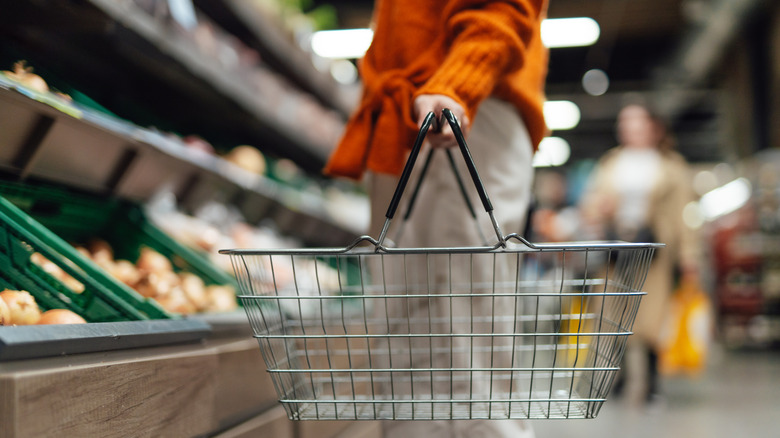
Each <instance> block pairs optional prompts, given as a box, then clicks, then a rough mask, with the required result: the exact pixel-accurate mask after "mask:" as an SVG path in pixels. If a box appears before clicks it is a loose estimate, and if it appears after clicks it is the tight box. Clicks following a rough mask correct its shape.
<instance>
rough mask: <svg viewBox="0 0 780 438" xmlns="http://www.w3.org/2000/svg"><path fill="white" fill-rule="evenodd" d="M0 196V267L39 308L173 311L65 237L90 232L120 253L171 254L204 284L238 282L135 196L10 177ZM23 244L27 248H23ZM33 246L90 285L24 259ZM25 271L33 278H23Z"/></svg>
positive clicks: (99, 316) (110, 315)
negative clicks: (74, 287)
mask: <svg viewBox="0 0 780 438" xmlns="http://www.w3.org/2000/svg"><path fill="white" fill-rule="evenodd" d="M0 196H1V197H3V198H5V199H0V213H2V214H3V216H0V221H2V223H3V224H2V227H3V230H5V231H6V232H5V235H4V236H0V239H2V243H0V245H1V246H0V250H2V252H3V254H2V255H0V256H2V258H3V261H0V267H2V268H4V271H7V270H9V269H10V272H11V274H12V275H2V274H0V275H2V277H4V278H5V277H11V276H13V277H14V278H15V279H14V280H13V281H11V282H9V284H8V286H12V287H15V288H23V289H27V290H30V292H31V293H33V294H34V295H35V296H36V300H37V301H39V302H40V305H41V307H43V308H53V307H65V308H69V309H71V310H74V311H76V312H77V313H79V314H81V315H82V316H84V317H85V318H86V319H87V320H88V321H92V322H103V321H121V320H137V319H159V318H170V317H171V316H172V315H171V314H170V313H168V312H166V311H165V310H163V309H162V307H160V306H159V305H158V304H157V303H156V302H154V301H153V300H150V299H147V298H144V297H142V296H141V295H140V294H138V293H137V292H135V291H134V290H132V289H131V288H129V287H128V286H126V285H125V284H123V283H120V282H118V281H117V280H115V279H114V278H113V277H111V276H110V275H109V274H107V273H106V272H105V271H103V270H102V269H101V268H99V267H98V266H97V265H95V264H94V263H93V262H92V261H91V260H89V259H87V258H86V257H84V256H83V255H82V254H81V253H79V252H78V251H76V250H75V248H73V246H71V245H70V244H69V243H68V242H71V243H85V242H87V241H88V240H89V239H91V238H101V239H104V240H106V241H107V242H108V243H109V244H110V245H111V246H112V248H113V250H114V255H115V258H117V259H126V260H130V261H135V260H136V259H137V258H138V256H139V254H140V251H141V249H142V248H143V247H145V246H146V247H149V248H152V249H154V250H155V251H158V252H159V253H161V254H163V255H165V256H166V257H168V258H169V259H170V260H171V262H172V264H173V265H174V269H177V270H185V271H188V272H191V273H193V274H195V275H198V276H199V277H201V278H202V279H203V280H204V282H205V283H206V284H229V285H233V286H234V287H235V280H234V279H233V278H232V277H231V276H230V275H229V274H228V273H225V272H223V271H221V270H220V269H219V268H217V267H215V266H213V265H212V264H211V263H210V262H209V261H208V260H207V258H206V257H205V256H202V255H200V254H198V253H197V252H195V251H193V250H192V249H190V248H187V247H185V246H183V245H181V244H179V243H178V242H176V241H175V240H173V239H172V238H171V237H169V236H168V235H167V234H165V233H164V232H162V231H161V230H160V229H158V228H157V227H155V226H154V225H152V224H151V223H150V222H149V221H148V220H147V219H146V218H145V216H144V214H143V211H142V210H141V208H140V207H138V206H137V205H135V204H133V203H130V202H127V201H123V200H119V199H116V198H108V197H104V196H97V195H91V194H86V193H82V192H76V191H70V190H65V189H61V188H58V187H51V186H46V185H27V184H19V183H12V182H0ZM9 230H10V231H9ZM31 242H33V243H31ZM20 248H23V249H24V250H22V251H21V252H20ZM36 251H37V252H40V253H41V254H43V255H44V256H45V257H46V258H47V259H49V260H51V261H52V262H54V263H55V264H57V265H58V266H60V267H61V268H62V269H63V270H65V271H66V272H67V273H68V274H70V275H71V276H73V277H74V278H76V279H77V280H78V281H80V282H81V283H83V284H84V285H85V288H86V289H87V290H85V292H84V293H81V294H77V293H74V292H73V291H71V290H70V289H68V288H67V287H65V286H64V285H63V284H62V283H60V282H59V281H57V280H56V279H54V278H53V277H51V276H50V275H48V274H46V273H45V272H42V269H40V267H39V266H37V265H36V264H35V263H32V262H31V261H30V260H29V259H30V255H31V254H32V253H33V252H36ZM7 254H14V257H15V258H16V259H15V260H13V261H11V259H12V258H14V257H6V255H7ZM16 254H18V255H16ZM6 260H8V261H6ZM24 277H29V278H35V280H30V281H25V280H24ZM2 281H8V280H2V279H0V282H2ZM33 281H34V283H33ZM93 283H94V284H93ZM31 289H32V290H31ZM52 290H53V292H52Z"/></svg>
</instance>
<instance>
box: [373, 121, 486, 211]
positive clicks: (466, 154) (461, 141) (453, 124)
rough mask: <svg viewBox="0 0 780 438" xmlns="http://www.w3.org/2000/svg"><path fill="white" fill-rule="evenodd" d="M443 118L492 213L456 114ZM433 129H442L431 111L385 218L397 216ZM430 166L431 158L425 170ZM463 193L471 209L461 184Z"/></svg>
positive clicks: (415, 142)
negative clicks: (419, 156) (396, 213)
mask: <svg viewBox="0 0 780 438" xmlns="http://www.w3.org/2000/svg"><path fill="white" fill-rule="evenodd" d="M442 118H444V119H446V120H447V122H449V124H450V128H452V132H453V134H454V135H455V140H456V141H457V142H458V146H459V148H460V152H461V154H462V155H463V159H464V161H466V167H467V168H468V170H469V174H470V175H471V179H472V181H473V182H474V186H475V187H476V189H477V193H478V194H479V198H480V199H481V200H482V206H483V207H484V208H485V211H486V212H488V213H490V212H492V211H493V205H492V204H491V203H490V198H489V197H488V194H487V192H486V191H485V185H484V184H483V183H482V179H481V178H480V177H479V172H477V167H476V166H475V165H474V159H473V158H472V157H471V152H470V151H469V147H468V145H466V139H465V138H464V137H463V131H461V129H460V125H459V124H458V119H457V118H456V117H455V114H453V113H452V111H450V110H449V109H447V108H445V109H444V110H442ZM431 128H432V129H434V130H438V129H439V128H440V125H439V123H438V120H436V115H435V114H434V113H433V111H431V112H430V113H428V115H427V116H425V119H424V120H423V123H422V126H421V127H420V132H418V133H417V139H416V140H415V141H414V145H413V146H412V151H411V152H410V153H409V158H408V159H407V160H406V165H405V166H404V170H403V172H402V173H401V178H400V179H399V181H398V185H397V186H396V188H395V193H393V198H392V200H391V201H390V206H389V207H388V208H387V213H386V214H385V217H386V218H387V219H392V218H393V216H395V212H396V210H397V209H398V204H399V203H400V202H401V197H402V196H403V193H404V190H406V184H407V183H408V182H409V178H410V177H411V175H412V169H413V168H414V165H415V163H416V162H417V157H418V155H419V154H420V149H422V144H423V141H424V140H425V136H426V135H427V134H428V130H430V129H431ZM450 158H451V156H450ZM429 164H430V156H429V158H428V160H426V169H425V170H427V166H428V165H429ZM453 170H455V168H454V166H453ZM455 174H456V176H458V173H457V170H455ZM458 180H459V181H458V182H459V183H460V178H459V177H458ZM418 189H419V187H418ZM461 191H462V192H463V194H464V197H465V199H466V202H467V203H468V204H469V207H471V206H470V202H469V200H468V196H466V193H465V189H464V188H463V186H462V183H461ZM415 192H416V190H415ZM415 197H416V194H415ZM412 202H413V201H412ZM410 207H411V206H410ZM410 210H411V208H410ZM472 215H473V209H472Z"/></svg>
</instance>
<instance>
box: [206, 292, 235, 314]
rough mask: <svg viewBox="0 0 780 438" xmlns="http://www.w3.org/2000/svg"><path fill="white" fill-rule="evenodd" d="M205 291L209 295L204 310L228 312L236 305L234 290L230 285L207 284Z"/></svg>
mask: <svg viewBox="0 0 780 438" xmlns="http://www.w3.org/2000/svg"><path fill="white" fill-rule="evenodd" d="M206 293H207V294H208V296H209V303H208V305H207V306H206V310H207V311H209V312H228V311H231V310H235V309H236V308H237V307H238V303H237V302H236V292H235V291H234V290H233V288H232V287H230V286H209V287H207V288H206Z"/></svg>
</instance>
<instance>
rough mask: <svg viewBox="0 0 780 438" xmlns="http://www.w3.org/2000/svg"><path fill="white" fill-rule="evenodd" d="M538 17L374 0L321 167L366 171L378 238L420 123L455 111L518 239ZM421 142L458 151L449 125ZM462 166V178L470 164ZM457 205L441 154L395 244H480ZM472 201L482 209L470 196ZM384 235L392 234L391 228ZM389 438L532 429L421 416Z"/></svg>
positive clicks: (536, 89)
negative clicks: (353, 97) (346, 115)
mask: <svg viewBox="0 0 780 438" xmlns="http://www.w3.org/2000/svg"><path fill="white" fill-rule="evenodd" d="M545 12H546V0H505V1H476V0H447V1H438V2H415V1H410V0H379V1H378V2H377V4H376V6H375V16H374V19H375V31H374V40H373V42H372V45H371V47H370V48H369V50H368V52H367V53H366V56H365V58H364V59H363V60H362V61H361V64H360V72H361V77H362V79H363V85H364V91H363V96H362V100H361V103H360V106H359V108H358V110H357V111H356V112H355V114H354V115H353V116H352V118H351V119H350V121H349V122H348V124H347V128H346V132H345V134H344V137H343V139H342V141H341V142H340V144H339V146H338V148H337V149H336V151H335V152H334V153H333V155H332V156H331V158H330V161H329V163H328V165H327V167H326V169H325V172H326V173H327V174H330V175H340V176H348V177H352V178H360V177H362V176H363V174H364V173H365V172H368V174H369V175H368V178H367V182H368V185H369V191H370V196H371V203H372V226H371V228H372V229H371V234H372V235H373V236H375V237H376V236H377V235H378V234H379V230H380V229H381V225H382V222H383V221H384V213H385V210H386V209H387V206H388V204H389V201H390V198H391V196H392V193H393V190H394V189H395V185H396V183H397V180H398V176H399V175H400V173H401V170H402V168H403V166H404V163H405V161H406V158H407V156H408V153H409V148H410V147H411V145H412V144H413V142H414V139H415V136H416V135H417V131H418V129H419V126H420V124H421V122H422V120H423V119H424V117H425V116H426V115H427V114H428V112H430V111H433V112H435V113H436V115H437V116H439V117H440V116H441V111H442V109H443V108H449V109H450V110H452V111H453V113H454V114H455V115H456V117H457V118H458V120H459V121H460V124H461V127H462V128H463V131H464V133H465V134H466V135H467V140H468V143H469V146H470V148H471V152H472V154H473V156H474V161H475V162H476V166H477V168H478V169H479V170H480V173H481V175H482V178H483V180H484V182H485V184H486V186H487V191H488V193H489V194H490V196H491V198H492V200H493V204H494V205H495V206H496V217H497V219H498V222H499V224H500V226H501V227H502V230H503V231H504V232H505V233H510V232H518V233H519V232H522V229H523V223H524V221H525V216H526V209H527V207H528V204H529V202H530V190H531V184H532V179H533V167H532V164H531V158H532V155H533V151H534V149H535V148H536V147H537V145H538V144H539V141H540V140H541V139H542V137H543V136H544V134H545V131H546V127H545V123H544V117H543V113H542V103H543V101H544V93H543V87H544V80H545V75H546V71H547V52H546V50H545V48H544V47H543V45H542V41H541V36H540V26H541V22H542V19H543V16H544V14H545ZM428 140H429V145H430V146H431V147H453V146H456V142H455V140H454V136H453V135H452V132H451V130H450V128H449V126H446V123H445V126H444V128H443V129H442V132H441V133H429V135H428ZM422 156H425V155H424V154H423V155H422ZM456 158H457V161H458V162H460V161H462V160H460V159H459V157H458V156H457V155H456ZM459 165H461V166H460V170H461V174H462V175H463V176H464V178H465V179H466V181H468V177H467V175H468V174H467V173H466V172H465V166H462V163H459ZM419 167H421V164H418V170H419ZM412 181H414V177H413V179H412ZM472 192H474V191H473V190H472ZM461 198H462V196H461V194H460V192H459V189H458V187H457V185H456V184H455V180H454V178H453V176H452V171H451V169H450V168H449V167H448V164H447V162H446V160H445V157H444V154H442V153H437V154H435V155H434V161H433V162H432V165H431V168H430V170H429V172H428V175H427V177H426V181H425V183H424V184H423V186H422V190H421V192H420V194H419V198H418V200H417V208H416V211H415V214H413V215H412V218H411V219H410V221H409V223H408V224H407V225H406V227H405V230H406V231H405V233H404V235H403V237H402V238H401V239H400V241H399V242H395V243H396V244H397V246H400V247H435V246H479V245H483V244H484V243H485V242H483V241H482V239H481V238H480V237H479V233H478V232H476V230H475V227H474V225H473V223H472V219H471V217H470V216H469V214H468V213H467V210H466V209H465V204H464V202H463V200H462V199H461ZM472 202H473V204H474V205H475V206H480V205H481V204H480V203H479V202H478V199H477V198H476V194H475V193H474V197H473V199H472ZM480 220H481V222H480V226H481V227H482V228H483V232H484V233H483V234H484V235H486V236H494V235H495V233H493V231H492V226H491V224H490V221H489V220H488V219H487V215H485V214H482V215H480ZM397 222H398V221H396V223H394V224H393V225H394V226H397V225H398V224H397ZM388 235H389V236H393V235H394V233H393V229H391V230H390V233H389V234H388ZM491 243H492V242H491ZM424 266H425V264H423V266H422V267H424ZM479 268H480V267H477V270H479ZM461 271H462V270H461ZM466 271H467V270H466ZM488 271H489V270H488ZM460 273H461V272H456V274H460ZM416 274H418V273H415V272H411V273H407V274H406V275H408V276H413V275H416ZM419 274H420V275H429V273H428V272H422V273H419ZM486 274H490V272H487V273H486ZM400 275H401V276H403V275H405V274H404V273H400ZM431 275H433V274H431ZM401 278H403V277H401ZM435 278H437V279H438V278H440V277H439V276H438V273H437V276H436V277H435ZM445 278H446V277H445ZM457 280H458V279H453V280H452V281H453V283H454V282H456V281H457ZM436 281H438V280H436ZM395 301H398V300H395ZM438 310H441V309H434V312H436V311H438ZM407 312H408V311H407ZM411 312H412V313H415V312H417V313H421V314H424V313H425V312H424V309H412V310H411ZM428 315H430V313H428ZM395 365H396V366H398V364H395ZM450 366H451V365H450ZM385 436H386V437H388V438H392V437H404V438H406V437H411V436H426V437H428V438H434V437H451V436H473V437H481V436H484V437H510V436H511V437H528V436H533V432H532V431H531V430H530V429H529V428H527V427H525V425H523V424H522V423H520V422H507V421H504V422H501V421H482V420H475V421H468V422H450V421H447V422H427V421H417V422H412V423H406V422H395V423H393V422H390V423H386V427H385Z"/></svg>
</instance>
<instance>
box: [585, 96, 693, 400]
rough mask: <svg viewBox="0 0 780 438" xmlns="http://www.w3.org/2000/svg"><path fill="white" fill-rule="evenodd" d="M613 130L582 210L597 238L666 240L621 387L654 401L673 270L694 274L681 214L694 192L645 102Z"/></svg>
mask: <svg viewBox="0 0 780 438" xmlns="http://www.w3.org/2000/svg"><path fill="white" fill-rule="evenodd" d="M617 134H618V140H619V141H620V146H618V147H616V148H614V149H612V150H610V151H609V152H607V153H606V154H605V155H604V157H603V158H602V159H601V160H600V161H599V163H598V166H597V167H596V169H595V171H594V173H593V176H592V177H591V181H590V184H589V187H588V189H587V190H586V192H585V195H584V197H583V202H582V212H583V217H584V220H585V223H586V226H587V227H589V228H590V229H591V230H593V231H594V234H595V236H597V237H600V238H607V239H619V240H626V241H635V242H637V241H655V242H660V243H664V244H666V247H665V248H664V249H661V250H658V251H657V252H656V255H655V256H654V259H653V262H652V264H651V266H650V271H649V273H648V276H647V281H646V282H645V288H644V290H645V291H647V292H648V294H647V296H645V297H644V298H643V299H642V304H641V306H640V309H639V313H638V314H637V317H636V321H635V323H634V333H635V335H634V336H633V337H632V338H633V339H632V340H631V341H630V342H629V348H628V351H627V353H626V359H625V366H624V368H625V370H624V373H625V375H624V377H623V383H624V387H623V390H624V392H625V394H626V396H627V397H628V398H629V400H632V401H634V402H640V401H644V400H650V399H652V397H653V396H654V395H655V394H656V392H657V389H658V388H657V386H656V385H657V381H656V376H657V354H656V352H657V351H658V346H659V334H660V332H661V328H662V325H663V321H664V318H665V316H666V313H667V307H668V302H669V297H670V295H671V293H672V290H673V288H674V285H675V273H676V272H680V273H681V274H682V275H697V243H696V238H695V233H694V232H693V230H691V229H690V228H688V227H687V226H686V225H685V223H684V222H683V215H682V212H683V208H684V207H685V205H686V204H688V203H689V202H690V201H691V200H693V191H692V188H691V182H690V179H691V178H690V168H689V166H688V164H687V163H686V161H685V159H684V158H683V157H682V156H681V155H680V154H679V153H677V152H675V151H673V150H672V144H671V141H670V138H669V136H668V135H667V133H666V130H665V128H664V126H663V124H662V123H661V122H660V120H659V119H658V118H657V117H655V116H653V114H652V113H651V112H650V111H649V110H648V109H647V108H646V107H643V106H640V105H628V106H626V107H625V108H623V109H622V110H621V112H620V114H619V116H618V122H617ZM677 269H679V270H680V271H676V270H677Z"/></svg>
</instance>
